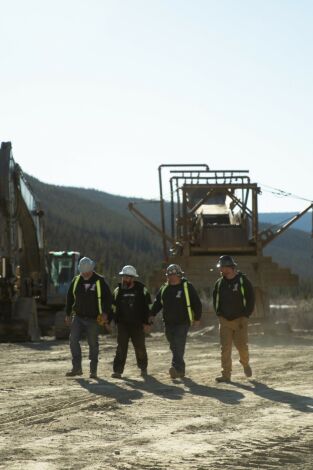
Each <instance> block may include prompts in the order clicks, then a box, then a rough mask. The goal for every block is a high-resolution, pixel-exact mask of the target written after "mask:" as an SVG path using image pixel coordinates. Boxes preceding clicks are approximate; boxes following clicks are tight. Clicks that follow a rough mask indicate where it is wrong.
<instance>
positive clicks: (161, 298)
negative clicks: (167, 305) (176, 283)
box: [160, 282, 168, 306]
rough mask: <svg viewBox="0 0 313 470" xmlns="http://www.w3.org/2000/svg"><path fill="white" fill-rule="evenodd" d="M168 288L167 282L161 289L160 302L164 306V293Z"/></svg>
mask: <svg viewBox="0 0 313 470" xmlns="http://www.w3.org/2000/svg"><path fill="white" fill-rule="evenodd" d="M167 286H168V282H165V283H164V284H163V285H162V286H161V289H160V301H161V305H162V306H163V294H164V291H165V289H166V288H167Z"/></svg>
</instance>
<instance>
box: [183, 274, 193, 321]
mask: <svg viewBox="0 0 313 470" xmlns="http://www.w3.org/2000/svg"><path fill="white" fill-rule="evenodd" d="M184 292H185V297H186V304H187V310H188V315H189V320H190V323H192V322H193V313H192V310H191V306H190V296H189V291H188V285H187V282H184Z"/></svg>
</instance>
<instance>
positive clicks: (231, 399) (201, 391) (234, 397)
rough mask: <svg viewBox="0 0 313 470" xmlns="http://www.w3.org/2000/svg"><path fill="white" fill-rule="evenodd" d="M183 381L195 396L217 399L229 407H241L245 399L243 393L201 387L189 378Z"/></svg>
mask: <svg viewBox="0 0 313 470" xmlns="http://www.w3.org/2000/svg"><path fill="white" fill-rule="evenodd" d="M182 381H183V383H184V385H185V386H186V387H188V388H189V392H190V393H192V394H193V395H197V396H200V397H210V398H215V399H216V400H219V401H221V402H223V403H226V404H227V405H239V403H240V400H242V399H243V398H244V397H245V396H244V394H243V393H241V392H237V391H235V390H226V389H225V388H219V387H208V386H207V385H200V384H198V383H196V382H194V381H193V380H191V379H189V378H187V377H184V378H183V379H182Z"/></svg>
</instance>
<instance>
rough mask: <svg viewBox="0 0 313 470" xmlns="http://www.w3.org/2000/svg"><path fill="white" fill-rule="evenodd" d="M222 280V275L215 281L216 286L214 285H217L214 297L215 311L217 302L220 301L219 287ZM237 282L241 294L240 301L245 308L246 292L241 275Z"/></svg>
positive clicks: (217, 305)
mask: <svg viewBox="0 0 313 470" xmlns="http://www.w3.org/2000/svg"><path fill="white" fill-rule="evenodd" d="M222 280H223V277H221V278H220V279H219V280H218V281H217V286H216V287H217V292H216V299H215V310H216V311H218V307H219V302H220V287H221V283H222ZM239 282H240V292H241V295H242V303H243V306H244V307H245V308H246V306H247V299H246V292H245V288H244V285H243V277H242V276H240V278H239Z"/></svg>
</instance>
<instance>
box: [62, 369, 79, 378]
mask: <svg viewBox="0 0 313 470" xmlns="http://www.w3.org/2000/svg"><path fill="white" fill-rule="evenodd" d="M76 375H83V371H82V369H72V370H70V371H68V372H66V374H65V376H66V377H75V376H76Z"/></svg>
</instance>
